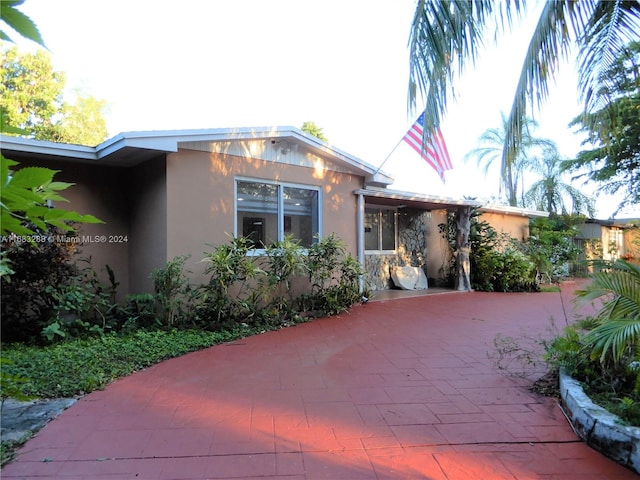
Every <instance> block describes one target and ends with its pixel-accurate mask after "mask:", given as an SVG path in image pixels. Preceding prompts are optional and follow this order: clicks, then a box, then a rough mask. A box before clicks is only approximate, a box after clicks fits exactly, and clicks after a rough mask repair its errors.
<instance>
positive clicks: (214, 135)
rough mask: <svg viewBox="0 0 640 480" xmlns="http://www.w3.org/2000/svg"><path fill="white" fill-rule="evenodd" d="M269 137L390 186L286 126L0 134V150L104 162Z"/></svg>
mask: <svg viewBox="0 0 640 480" xmlns="http://www.w3.org/2000/svg"><path fill="white" fill-rule="evenodd" d="M269 138H282V139H288V140H289V141H291V142H295V143H296V144H298V145H303V146H304V147H305V148H307V149H308V150H310V151H311V152H313V153H315V154H319V155H324V156H329V157H334V158H336V159H337V160H339V161H341V162H344V163H346V164H347V165H350V166H351V167H353V168H354V169H355V170H356V171H359V172H360V173H361V174H362V176H363V177H364V178H365V184H374V185H376V186H386V185H391V184H392V183H393V178H391V177H390V176H389V175H387V174H386V173H384V172H382V171H380V169H378V168H376V167H374V166H373V165H371V164H369V163H367V162H365V161H364V160H362V159H360V158H357V157H354V156H353V155H350V154H348V153H346V152H344V151H343V150H340V149H339V148H336V147H334V146H332V145H330V144H328V143H325V142H322V141H321V140H319V139H317V138H316V137H313V136H310V135H307V134H306V133H304V132H303V131H302V130H300V129H298V128H295V127H290V126H284V127H242V128H212V129H192V130H151V131H138V132H123V133H120V134H118V135H115V136H114V137H111V138H109V139H107V140H105V141H104V142H103V143H101V144H99V145H97V146H95V147H87V146H82V145H71V144H66V143H56V142H48V141H43V140H34V139H30V138H24V137H14V136H6V135H0V145H1V147H2V149H3V150H4V149H6V150H13V151H19V152H21V153H34V154H40V155H50V156H57V157H68V158H72V159H77V160H101V159H107V158H108V157H109V156H111V155H113V154H115V153H117V152H119V151H121V150H123V149H125V148H133V149H139V150H145V151H157V152H158V153H167V154H168V153H174V152H177V151H178V149H179V148H180V144H181V143H188V142H207V141H209V142H223V141H243V140H260V139H262V140H267V139H269Z"/></svg>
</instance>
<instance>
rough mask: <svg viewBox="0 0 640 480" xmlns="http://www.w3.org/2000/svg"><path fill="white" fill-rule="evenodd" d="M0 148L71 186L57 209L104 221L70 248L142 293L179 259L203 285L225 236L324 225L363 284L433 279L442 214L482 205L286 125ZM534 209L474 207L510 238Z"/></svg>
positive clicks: (309, 234)
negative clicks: (394, 277) (415, 184)
mask: <svg viewBox="0 0 640 480" xmlns="http://www.w3.org/2000/svg"><path fill="white" fill-rule="evenodd" d="M1 148H2V154H3V155H4V156H5V157H7V158H10V159H13V160H16V161H18V162H20V164H21V166H45V167H48V168H52V169H55V170H58V171H59V173H58V174H57V176H56V179H57V180H60V181H65V182H71V183H74V186H73V187H71V188H69V189H68V190H66V191H65V192H64V196H65V197H66V198H67V199H68V200H69V201H70V203H69V204H68V205H60V206H61V207H62V208H68V209H72V210H75V211H77V212H80V213H83V214H85V213H90V214H92V215H94V216H96V217H98V218H100V219H102V220H103V221H104V222H105V223H104V224H87V225H84V226H82V231H81V237H80V239H81V240H82V241H81V246H80V249H81V254H82V256H85V257H86V256H90V257H91V258H92V263H93V265H94V267H95V268H96V269H97V270H98V269H100V267H101V266H104V265H105V264H108V265H109V266H110V267H111V268H112V269H113V270H114V272H115V274H116V277H117V280H118V281H119V282H120V290H121V293H128V292H144V291H149V290H150V289H151V288H152V285H151V280H150V278H149V273H150V272H151V271H152V270H153V269H155V268H159V267H162V266H164V265H165V263H166V262H167V261H168V260H171V259H173V258H174V257H176V256H179V255H190V256H191V257H190V261H189V263H188V268H189V270H191V271H192V272H193V281H194V282H203V281H206V279H205V278H204V274H203V264H201V263H199V262H200V259H201V258H202V257H203V253H204V252H205V251H210V250H211V245H216V244H221V243H226V242H228V241H229V240H230V238H231V236H248V237H250V238H252V239H253V241H254V242H255V244H256V245H257V246H260V245H266V244H268V243H269V242H271V241H274V240H278V239H282V238H283V236H285V235H293V236H294V237H295V238H296V239H298V240H299V241H300V242H301V244H302V245H303V246H304V245H310V244H311V242H313V241H314V238H315V237H316V235H319V236H326V235H329V234H332V233H334V234H336V235H337V236H338V237H339V238H341V239H342V240H344V242H345V243H346V245H347V248H348V251H349V252H350V253H351V254H352V255H354V256H355V257H356V258H358V259H359V260H360V262H361V264H363V265H364V267H365V271H366V274H365V278H364V282H366V286H367V287H368V288H370V289H373V290H377V289H385V288H389V287H390V286H391V285H392V282H391V280H390V268H391V267H393V266H414V267H420V268H422V269H423V270H426V275H427V276H428V277H431V278H438V277H439V276H442V274H443V270H442V266H443V262H444V261H445V257H446V243H445V241H444V239H443V238H442V237H441V235H440V233H439V230H438V224H439V223H442V222H443V221H444V219H445V218H446V217H445V215H446V212H447V211H448V210H453V209H457V208H460V207H481V206H482V204H481V203H480V202H477V201H474V200H466V199H465V200H458V199H452V198H445V197H437V196H429V195H424V194H416V193H410V192H402V191H395V190H392V189H390V188H389V187H390V186H391V185H392V183H393V179H392V178H391V177H390V176H389V175H387V174H385V173H384V172H382V171H379V169H377V168H376V167H374V166H372V165H370V164H368V163H366V162H364V161H363V160H361V159H359V158H356V157H354V156H352V155H350V154H348V153H346V152H344V151H341V150H339V149H337V148H335V147H333V146H331V145H328V144H326V143H323V142H322V141H320V140H318V139H316V138H315V137H311V136H309V135H307V134H305V133H304V132H302V131H301V130H299V129H296V128H293V127H263V128H226V129H206V130H178V131H150V132H129V133H122V134H120V135H117V136H115V137H113V138H110V139H109V140H107V141H105V142H104V143H102V144H100V145H98V146H97V147H86V146H78V145H69V144H62V143H54V142H46V141H38V140H33V139H26V138H20V137H12V136H2V137H1ZM539 214H541V213H540V212H532V211H526V210H522V209H512V208H509V207H484V211H483V215H486V216H487V218H490V219H493V221H494V222H496V225H494V226H496V228H498V230H505V231H509V232H511V233H513V234H514V236H516V237H518V238H520V237H526V236H527V235H528V233H527V226H528V220H529V216H532V215H539ZM490 221H491V220H490Z"/></svg>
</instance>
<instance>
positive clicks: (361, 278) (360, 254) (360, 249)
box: [356, 194, 364, 293]
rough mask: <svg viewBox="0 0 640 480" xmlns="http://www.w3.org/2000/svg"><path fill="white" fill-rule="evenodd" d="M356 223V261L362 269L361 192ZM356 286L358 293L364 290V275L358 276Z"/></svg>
mask: <svg viewBox="0 0 640 480" xmlns="http://www.w3.org/2000/svg"><path fill="white" fill-rule="evenodd" d="M356 223H357V224H358V237H357V242H358V245H357V249H358V262H360V266H361V268H362V269H363V270H364V196H363V195H362V194H358V213H357V220H356ZM358 287H359V288H360V293H362V292H364V275H362V274H361V275H360V276H359V277H358Z"/></svg>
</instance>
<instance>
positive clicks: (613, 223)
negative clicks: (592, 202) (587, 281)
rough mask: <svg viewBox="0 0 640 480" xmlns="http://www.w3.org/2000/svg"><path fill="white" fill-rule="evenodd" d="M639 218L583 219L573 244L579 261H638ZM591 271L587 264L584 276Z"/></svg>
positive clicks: (639, 256) (639, 245) (639, 247)
mask: <svg viewBox="0 0 640 480" xmlns="http://www.w3.org/2000/svg"><path fill="white" fill-rule="evenodd" d="M639 226H640V219H617V220H598V219H587V220H585V223H584V224H583V225H581V226H580V233H579V234H578V235H577V236H576V238H575V241H576V244H577V245H578V246H579V247H580V249H581V251H582V252H583V254H582V258H581V259H580V260H607V261H614V260H617V259H619V258H624V259H626V260H629V261H632V262H634V263H636V264H637V263H638V262H639V261H640V228H639ZM591 271H593V266H592V265H587V266H586V270H585V272H584V273H587V272H591Z"/></svg>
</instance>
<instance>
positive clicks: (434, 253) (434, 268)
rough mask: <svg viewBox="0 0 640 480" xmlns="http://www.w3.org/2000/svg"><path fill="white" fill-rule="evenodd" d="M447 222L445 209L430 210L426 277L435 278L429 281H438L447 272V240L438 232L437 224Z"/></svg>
mask: <svg viewBox="0 0 640 480" xmlns="http://www.w3.org/2000/svg"><path fill="white" fill-rule="evenodd" d="M446 222H447V211H446V210H434V211H433V212H431V219H430V221H429V223H428V224H427V245H428V248H429V254H428V255H427V278H430V279H435V282H433V281H432V282H431V286H433V284H434V283H439V282H440V281H441V280H443V279H445V278H446V277H447V275H448V274H449V261H450V256H451V254H450V252H449V244H448V243H447V240H446V239H445V238H444V237H443V236H442V234H441V233H440V229H439V228H438V225H440V224H441V223H446Z"/></svg>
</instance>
